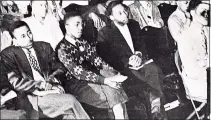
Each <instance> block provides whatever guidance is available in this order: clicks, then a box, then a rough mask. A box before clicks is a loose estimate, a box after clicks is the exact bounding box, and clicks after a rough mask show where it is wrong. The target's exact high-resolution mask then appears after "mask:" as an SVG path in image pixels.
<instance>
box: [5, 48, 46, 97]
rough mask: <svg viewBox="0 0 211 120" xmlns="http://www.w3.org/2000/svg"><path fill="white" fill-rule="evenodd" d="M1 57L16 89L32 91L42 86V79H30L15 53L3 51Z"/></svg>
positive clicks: (10, 80)
mask: <svg viewBox="0 0 211 120" xmlns="http://www.w3.org/2000/svg"><path fill="white" fill-rule="evenodd" d="M1 57H2V62H3V63H2V64H3V70H4V72H5V74H6V75H7V77H8V80H9V82H10V84H11V85H12V86H13V88H14V89H15V90H17V91H19V92H28V93H31V92H33V91H34V90H35V89H41V88H42V86H41V81H35V80H33V79H30V78H29V77H28V76H27V75H26V74H24V73H23V72H22V71H21V69H20V68H19V65H18V62H16V59H15V57H14V54H13V53H7V52H6V53H4V52H2V54H1Z"/></svg>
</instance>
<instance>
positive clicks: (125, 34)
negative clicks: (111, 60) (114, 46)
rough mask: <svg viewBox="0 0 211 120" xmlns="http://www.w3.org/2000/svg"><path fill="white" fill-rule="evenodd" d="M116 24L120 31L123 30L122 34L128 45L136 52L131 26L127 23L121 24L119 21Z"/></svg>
mask: <svg viewBox="0 0 211 120" xmlns="http://www.w3.org/2000/svg"><path fill="white" fill-rule="evenodd" d="M114 24H115V25H116V26H117V28H118V29H119V31H120V32H121V34H122V36H123V37H124V38H125V40H126V42H127V44H128V46H129V47H130V49H131V51H132V52H133V53H134V52H135V50H134V47H133V40H132V37H131V34H130V31H129V28H128V26H127V25H124V26H121V25H119V24H117V23H115V22H114Z"/></svg>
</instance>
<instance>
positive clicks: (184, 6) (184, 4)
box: [177, 0, 189, 12]
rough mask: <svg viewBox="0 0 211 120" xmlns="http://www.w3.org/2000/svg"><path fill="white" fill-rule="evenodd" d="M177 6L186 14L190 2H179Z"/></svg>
mask: <svg viewBox="0 0 211 120" xmlns="http://www.w3.org/2000/svg"><path fill="white" fill-rule="evenodd" d="M177 5H178V7H179V8H180V9H181V10H182V11H184V12H186V11H187V9H188V5H189V1H188V0H187V1H186V0H185V1H178V2H177Z"/></svg>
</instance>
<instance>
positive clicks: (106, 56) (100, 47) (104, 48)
mask: <svg viewBox="0 0 211 120" xmlns="http://www.w3.org/2000/svg"><path fill="white" fill-rule="evenodd" d="M96 49H97V54H98V55H99V56H100V57H101V58H102V59H103V60H104V61H106V63H108V64H109V65H110V66H112V67H114V69H116V70H119V67H121V68H124V67H127V65H128V61H129V57H130V56H123V55H121V52H119V54H118V55H117V54H116V53H114V51H113V49H114V48H112V46H111V43H110V41H109V37H108V36H107V34H106V33H105V32H104V31H103V29H102V30H100V31H99V32H98V37H97V45H96ZM120 64H121V65H120Z"/></svg>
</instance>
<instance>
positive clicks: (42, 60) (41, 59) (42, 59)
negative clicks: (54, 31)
mask: <svg viewBox="0 0 211 120" xmlns="http://www.w3.org/2000/svg"><path fill="white" fill-rule="evenodd" d="M33 48H34V50H35V53H36V56H37V59H38V63H39V66H40V70H41V71H40V72H41V75H42V76H43V77H44V78H45V79H46V78H47V77H48V73H46V72H47V71H48V70H46V69H48V63H47V60H46V58H47V56H46V54H45V50H43V49H42V48H41V47H39V46H38V45H37V44H36V42H35V43H34V44H33Z"/></svg>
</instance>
